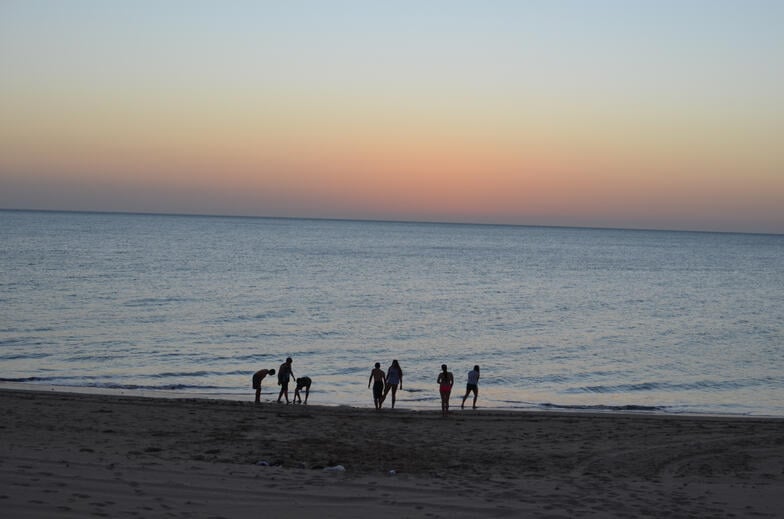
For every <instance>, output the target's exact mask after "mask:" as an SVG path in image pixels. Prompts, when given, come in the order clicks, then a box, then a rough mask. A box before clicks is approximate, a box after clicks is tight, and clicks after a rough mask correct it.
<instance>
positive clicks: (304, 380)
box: [292, 377, 311, 404]
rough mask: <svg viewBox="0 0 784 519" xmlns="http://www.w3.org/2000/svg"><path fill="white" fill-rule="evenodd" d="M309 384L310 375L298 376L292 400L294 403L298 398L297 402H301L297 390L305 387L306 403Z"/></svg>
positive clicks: (306, 401)
mask: <svg viewBox="0 0 784 519" xmlns="http://www.w3.org/2000/svg"><path fill="white" fill-rule="evenodd" d="M310 384H311V380H310V377H300V378H298V379H297V388H296V389H295V390H294V398H293V399H292V401H293V402H294V403H295V404H296V403H297V401H298V400H299V403H300V404H301V403H302V397H301V396H300V394H299V390H300V389H302V388H305V403H306V404H307V403H308V395H309V394H310Z"/></svg>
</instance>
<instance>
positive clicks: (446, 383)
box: [436, 364, 455, 416]
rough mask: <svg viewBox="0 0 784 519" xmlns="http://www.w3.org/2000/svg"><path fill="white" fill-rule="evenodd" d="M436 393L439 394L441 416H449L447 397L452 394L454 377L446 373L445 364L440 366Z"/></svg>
mask: <svg viewBox="0 0 784 519" xmlns="http://www.w3.org/2000/svg"><path fill="white" fill-rule="evenodd" d="M436 383H437V384H438V392H439V393H440V394H441V415H442V416H447V414H449V395H450V393H452V386H454V385H455V377H454V376H452V373H450V372H449V371H447V369H446V364H441V373H439V374H438V378H437V379H436Z"/></svg>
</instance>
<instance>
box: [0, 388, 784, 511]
mask: <svg viewBox="0 0 784 519" xmlns="http://www.w3.org/2000/svg"><path fill="white" fill-rule="evenodd" d="M249 400H252V395H249ZM458 402H459V401H458ZM0 416H2V421H1V422H0V438H1V439H2V441H1V442H0V507H2V509H3V510H4V512H3V514H4V516H6V517H86V516H104V517H232V518H234V517H252V516H253V517H256V516H259V514H262V515H264V516H267V517H305V518H308V517H312V518H322V517H360V516H362V517H395V518H402V517H429V518H435V517H466V518H468V517H519V516H528V517H552V518H554V517H563V518H567V517H639V516H654V517H733V516H735V517H782V516H784V514H782V510H784V420H782V419H775V418H743V417H732V418H728V417H690V416H661V415H649V414H632V413H628V414H618V413H612V414H584V413H561V412H507V411H489V410H482V409H479V410H476V411H472V410H465V411H460V410H459V407H458V408H457V409H455V410H454V411H453V412H452V414H451V416H449V417H448V418H442V417H441V416H440V411H436V410H434V411H405V410H390V409H384V410H382V411H380V412H378V411H375V410H373V409H372V408H361V409H360V408H348V407H325V406H315V405H308V406H303V405H297V406H293V405H279V404H272V403H264V404H260V405H255V404H253V403H252V402H251V401H248V402H231V401H218V400H195V399H158V398H140V397H124V396H112V395H95V394H90V395H85V394H75V393H57V392H50V391H19V390H10V389H0ZM259 462H263V463H262V464H259ZM335 465H341V466H342V467H343V468H344V469H345V470H344V471H340V472H337V471H335V472H332V471H325V470H324V468H325V467H332V466H335ZM390 471H394V473H390Z"/></svg>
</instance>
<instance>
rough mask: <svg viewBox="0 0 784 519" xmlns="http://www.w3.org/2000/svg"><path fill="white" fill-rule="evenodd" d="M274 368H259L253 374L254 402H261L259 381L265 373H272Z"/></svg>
mask: <svg viewBox="0 0 784 519" xmlns="http://www.w3.org/2000/svg"><path fill="white" fill-rule="evenodd" d="M274 374H275V370H274V369H260V370H258V371H257V372H256V373H254V374H253V389H255V390H256V403H257V404H258V403H259V402H261V381H262V380H264V377H266V376H267V375H274Z"/></svg>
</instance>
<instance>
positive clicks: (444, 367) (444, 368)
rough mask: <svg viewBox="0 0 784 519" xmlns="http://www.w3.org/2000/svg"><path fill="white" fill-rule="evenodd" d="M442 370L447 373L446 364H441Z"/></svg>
mask: <svg viewBox="0 0 784 519" xmlns="http://www.w3.org/2000/svg"><path fill="white" fill-rule="evenodd" d="M441 371H443V372H444V373H446V364H441Z"/></svg>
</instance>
